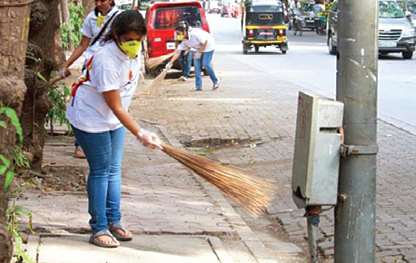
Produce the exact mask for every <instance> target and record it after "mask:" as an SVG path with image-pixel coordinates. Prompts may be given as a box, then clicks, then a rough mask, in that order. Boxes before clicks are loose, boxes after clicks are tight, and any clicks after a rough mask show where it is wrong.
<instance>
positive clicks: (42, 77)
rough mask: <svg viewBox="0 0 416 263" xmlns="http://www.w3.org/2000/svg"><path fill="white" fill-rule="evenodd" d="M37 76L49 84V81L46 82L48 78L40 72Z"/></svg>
mask: <svg viewBox="0 0 416 263" xmlns="http://www.w3.org/2000/svg"><path fill="white" fill-rule="evenodd" d="M36 76H37V77H38V79H40V80H43V81H45V82H48V81H47V80H46V78H45V77H44V76H43V75H42V74H41V73H40V72H37V73H36Z"/></svg>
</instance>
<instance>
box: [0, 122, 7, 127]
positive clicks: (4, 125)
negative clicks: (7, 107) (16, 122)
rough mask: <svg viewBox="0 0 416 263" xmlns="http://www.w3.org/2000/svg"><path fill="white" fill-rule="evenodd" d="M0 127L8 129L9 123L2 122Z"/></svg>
mask: <svg viewBox="0 0 416 263" xmlns="http://www.w3.org/2000/svg"><path fill="white" fill-rule="evenodd" d="M0 127H2V128H7V123H6V122H5V121H2V120H0Z"/></svg>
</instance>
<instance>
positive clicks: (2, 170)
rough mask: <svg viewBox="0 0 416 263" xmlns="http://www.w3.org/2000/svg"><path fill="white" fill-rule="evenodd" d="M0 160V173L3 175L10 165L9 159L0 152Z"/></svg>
mask: <svg viewBox="0 0 416 263" xmlns="http://www.w3.org/2000/svg"><path fill="white" fill-rule="evenodd" d="M0 161H1V162H2V164H0V175H3V174H5V173H6V171H7V169H9V167H10V160H9V159H7V158H6V157H4V155H2V154H0Z"/></svg>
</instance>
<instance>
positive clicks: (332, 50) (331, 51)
mask: <svg viewBox="0 0 416 263" xmlns="http://www.w3.org/2000/svg"><path fill="white" fill-rule="evenodd" d="M327 45H328V51H329V54H331V55H336V54H337V47H336V46H334V42H333V40H332V33H328V43H327Z"/></svg>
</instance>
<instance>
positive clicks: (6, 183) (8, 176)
mask: <svg viewBox="0 0 416 263" xmlns="http://www.w3.org/2000/svg"><path fill="white" fill-rule="evenodd" d="M14 175H15V174H14V172H13V171H8V172H7V173H6V178H5V179H4V186H3V190H4V191H5V192H7V191H9V187H10V185H11V184H12V182H13V179H14Z"/></svg>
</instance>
